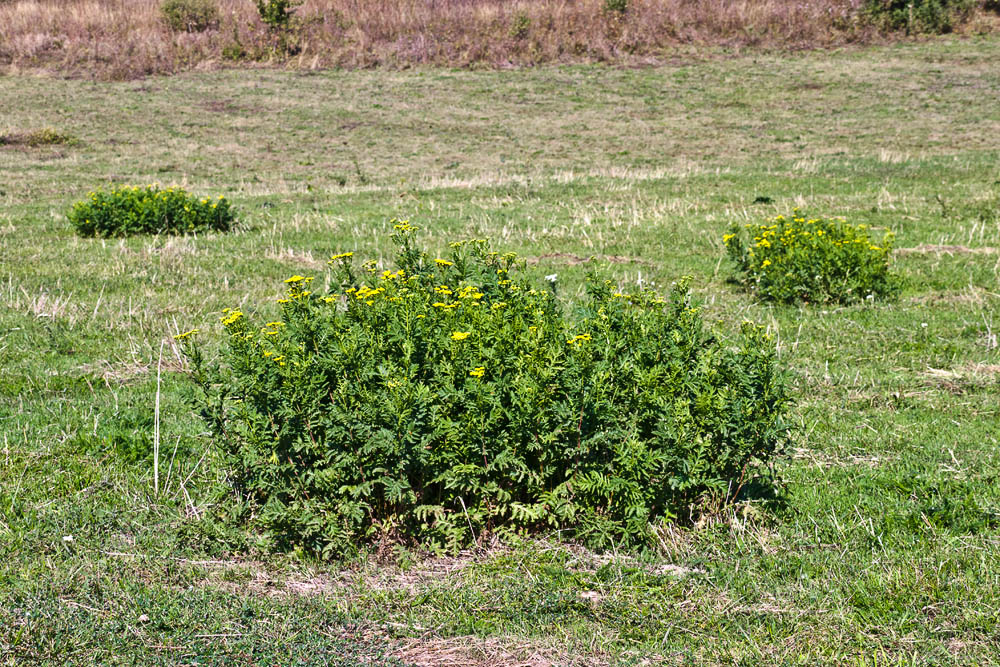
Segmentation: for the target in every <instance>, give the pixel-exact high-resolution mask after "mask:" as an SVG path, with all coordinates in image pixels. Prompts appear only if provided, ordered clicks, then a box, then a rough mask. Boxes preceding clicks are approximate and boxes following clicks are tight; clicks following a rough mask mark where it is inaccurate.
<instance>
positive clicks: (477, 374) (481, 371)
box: [469, 366, 486, 378]
mask: <svg viewBox="0 0 1000 667" xmlns="http://www.w3.org/2000/svg"><path fill="white" fill-rule="evenodd" d="M485 374H486V367H485V366H476V367H475V368H474V369H472V370H471V371H469V375H471V376H472V377H474V378H481V377H483V375H485Z"/></svg>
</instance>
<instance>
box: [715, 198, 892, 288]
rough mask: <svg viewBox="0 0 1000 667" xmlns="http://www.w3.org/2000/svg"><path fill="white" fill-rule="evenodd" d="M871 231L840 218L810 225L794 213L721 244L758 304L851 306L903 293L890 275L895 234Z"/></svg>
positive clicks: (746, 228) (746, 227) (743, 231)
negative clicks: (879, 234) (874, 234)
mask: <svg viewBox="0 0 1000 667" xmlns="http://www.w3.org/2000/svg"><path fill="white" fill-rule="evenodd" d="M869 231H870V230H869V229H868V226H867V225H851V224H848V223H847V222H846V221H845V220H843V219H842V218H831V219H825V220H824V219H818V218H817V219H808V220H807V219H806V218H805V217H804V216H802V215H801V214H800V212H799V211H798V209H796V210H795V211H794V212H793V214H792V215H791V216H790V217H785V216H783V215H779V216H778V217H776V218H774V219H772V220H770V221H768V223H764V224H747V225H744V227H743V228H742V229H741V228H739V227H734V228H733V229H732V230H731V231H730V233H729V234H726V235H725V236H723V238H722V240H723V243H724V244H725V246H726V251H727V252H728V254H729V257H730V258H731V259H732V260H733V261H734V262H735V263H736V267H737V271H738V272H739V276H738V280H739V282H740V283H742V284H743V286H744V287H746V288H747V289H748V290H749V291H751V292H752V293H753V294H754V295H755V296H756V297H757V298H759V299H762V300H766V301H780V302H784V303H793V302H797V301H805V302H812V303H830V302H837V303H849V302H851V301H856V300H858V299H867V298H872V299H876V298H877V299H884V298H890V297H892V296H895V294H896V293H897V291H898V289H899V280H898V278H897V277H896V276H895V275H893V274H892V273H891V272H890V271H889V256H890V255H891V254H892V241H893V235H892V234H891V233H886V234H884V235H883V236H882V238H881V239H872V238H871V236H870V233H869Z"/></svg>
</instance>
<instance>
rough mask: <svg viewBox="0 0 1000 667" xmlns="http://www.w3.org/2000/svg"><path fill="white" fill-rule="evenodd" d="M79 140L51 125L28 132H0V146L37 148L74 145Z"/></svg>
mask: <svg viewBox="0 0 1000 667" xmlns="http://www.w3.org/2000/svg"><path fill="white" fill-rule="evenodd" d="M78 143H80V142H79V140H78V139H77V138H76V137H74V136H71V135H69V134H66V133H64V132H59V131H58V130H54V129H52V128H51V127H46V128H43V129H40V130H30V131H28V132H7V133H5V134H0V146H12V147H21V148H25V147H26V148H39V147H41V146H75V145H76V144H78Z"/></svg>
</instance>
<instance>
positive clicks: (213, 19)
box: [160, 0, 219, 32]
mask: <svg viewBox="0 0 1000 667" xmlns="http://www.w3.org/2000/svg"><path fill="white" fill-rule="evenodd" d="M160 13H161V14H162V15H163V19H164V20H165V21H166V22H167V25H169V26H170V28H171V30H174V31H175V32H203V31H205V30H208V29H209V28H218V27H219V8H218V7H216V5H215V2H213V0H165V1H164V2H163V4H161V5H160Z"/></svg>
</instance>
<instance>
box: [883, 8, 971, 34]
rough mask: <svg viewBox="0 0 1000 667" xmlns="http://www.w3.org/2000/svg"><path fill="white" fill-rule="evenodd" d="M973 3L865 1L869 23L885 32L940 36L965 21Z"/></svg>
mask: <svg viewBox="0 0 1000 667" xmlns="http://www.w3.org/2000/svg"><path fill="white" fill-rule="evenodd" d="M976 4H977V3H976V0H866V3H865V13H866V14H867V16H868V18H869V20H870V21H871V22H873V23H874V24H876V25H878V26H879V27H881V28H883V29H885V30H905V31H906V32H908V33H931V34H942V33H946V32H951V31H952V29H953V28H954V26H956V25H957V24H959V23H961V22H962V21H964V20H965V19H967V18H968V16H969V14H971V13H972V11H973V10H974V9H975V7H976Z"/></svg>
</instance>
